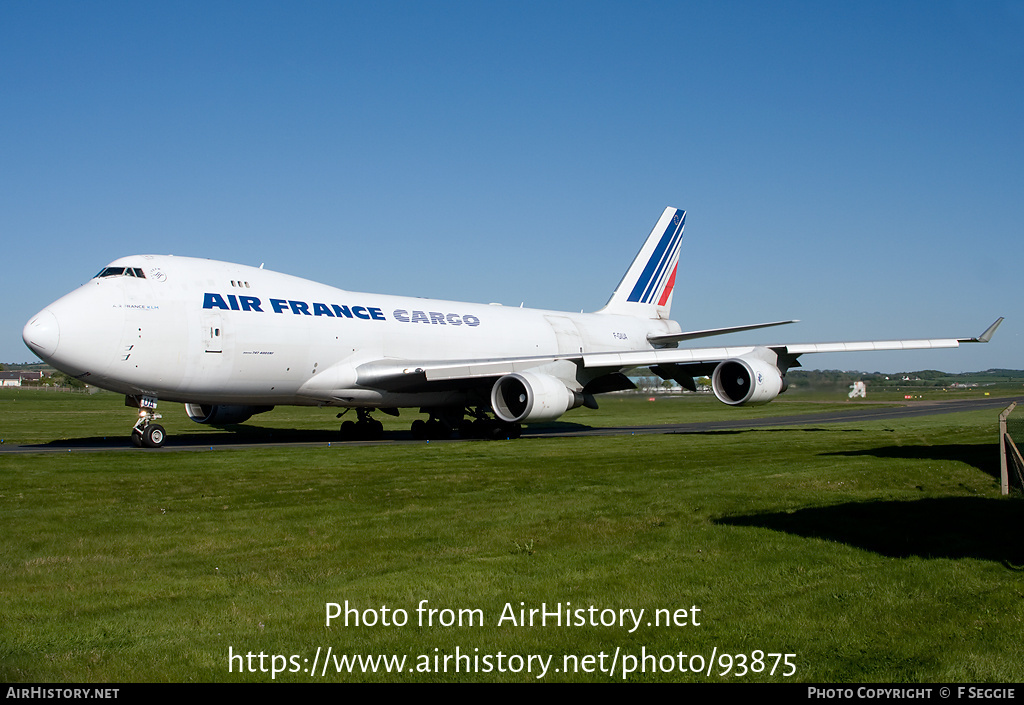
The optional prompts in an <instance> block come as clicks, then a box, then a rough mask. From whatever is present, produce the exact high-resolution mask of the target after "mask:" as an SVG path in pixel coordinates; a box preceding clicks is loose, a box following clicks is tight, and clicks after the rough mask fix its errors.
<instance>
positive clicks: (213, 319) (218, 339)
mask: <svg viewBox="0 0 1024 705" xmlns="http://www.w3.org/2000/svg"><path fill="white" fill-rule="evenodd" d="M203 345H205V346H206V352H208V353H222V352H224V321H223V319H222V318H221V315H220V314H219V313H213V312H205V311H204V312H203Z"/></svg>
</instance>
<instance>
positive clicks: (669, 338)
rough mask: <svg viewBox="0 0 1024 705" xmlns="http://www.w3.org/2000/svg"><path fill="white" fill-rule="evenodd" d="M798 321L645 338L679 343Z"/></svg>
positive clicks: (654, 342) (666, 342)
mask: <svg viewBox="0 0 1024 705" xmlns="http://www.w3.org/2000/svg"><path fill="white" fill-rule="evenodd" d="M799 322H800V321H797V320H793V321H774V322H772V323H752V324H750V325H746V326H732V327H730V328H708V329H707V330H693V331H687V332H686V333H676V334H675V335H649V336H647V340H648V341H649V342H650V343H651V344H652V345H666V344H669V343H681V342H682V341H684V340H694V339H695V338H710V337H711V336H713V335H725V334H726V333H739V332H741V331H745V330H756V329H757V328H771V327H772V326H784V325H786V324H788V323H799Z"/></svg>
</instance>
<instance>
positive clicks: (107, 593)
mask: <svg viewBox="0 0 1024 705" xmlns="http://www.w3.org/2000/svg"><path fill="white" fill-rule="evenodd" d="M115 401H117V402H118V403H120V400H119V399H116V400H115ZM48 403H55V404H57V403H59V404H64V403H65V402H39V401H32V402H31V403H26V402H24V400H23V397H21V396H19V397H18V400H17V401H16V402H14V401H7V400H5V405H4V406H2V407H0V408H2V413H3V416H2V417H0V418H2V419H3V420H2V423H3V426H4V428H3V429H0V430H3V431H4V432H5V433H6V429H8V428H15V429H16V430H15V433H14V435H15V436H17V437H20V438H21V439H22V440H24V439H26V438H29V439H30V437H31V434H33V433H36V431H35V430H29V429H36V428H38V427H46V425H47V424H46V420H43V421H41V420H40V419H39V418H38V416H37V414H40V413H42V414H44V415H45V413H46V412H45V408H46V405H47V404H48ZM93 403H94V404H96V407H95V408H96V409H98V410H99V411H97V412H96V413H90V412H89V409H90V408H91V407H90V404H93ZM17 404H23V406H22V407H18V409H19V411H18V412H13V413H15V415H17V414H21V413H24V414H25V415H26V416H29V417H32V418H18V419H17V421H13V420H12V419H13V417H12V415H11V414H12V407H13V406H16V405H17ZM637 405H640V408H641V409H643V410H646V411H650V410H651V409H660V408H664V407H668V406H669V404H668V403H665V404H662V403H661V402H655V403H653V404H650V405H649V406H643V403H642V402H637ZM75 406H77V407H78V408H79V409H80V410H82V409H84V410H85V411H84V415H85V416H86V420H84V421H83V420H80V419H79V418H78V417H77V416H76V415H75V414H70V415H69V414H67V413H66V412H55V413H58V415H61V416H62V417H63V416H69V418H68V419H67V423H68V426H65V427H64V428H66V429H67V428H70V429H71V430H70V431H69V432H70V433H72V434H75V433H78V434H81V435H84V436H88V437H91V436H97V435H102V434H103V433H105V432H107V428H114V429H117V430H119V431H121V432H123V428H124V424H125V414H127V415H128V419H129V420H130V419H131V414H132V412H131V410H129V409H125V408H123V407H117V406H116V405H115V404H113V403H111V402H110V400H104V399H102V398H100V399H92V400H91V401H89V400H87V401H78V402H77V403H76V405H75ZM635 407H636V405H634V407H633V408H634V409H635ZM819 407H820V405H819ZM29 408H34V410H32V411H28V412H21V411H20V409H29ZM765 408H771V407H765ZM41 409H42V410H41ZM730 411H735V410H730ZM299 412H301V413H299V416H301V415H302V413H305V414H309V413H316V410H305V411H303V410H299ZM272 413H277V412H276V411H275V412H272ZM288 413H289V414H291V413H297V412H292V411H289V412H288ZM319 413H320V414H321V416H314V417H312V420H307V421H305V423H310V424H311V425H312V424H313V423H315V421H321V422H322V421H323V416H322V414H324V412H322V411H321V412H319ZM609 413H610V412H609ZM623 413H625V412H623ZM630 413H635V411H630ZM658 413H660V412H658ZM677 413H679V412H677ZM786 413H792V412H791V411H787V412H786ZM168 415H169V414H168ZM625 415H626V416H627V417H628V416H629V414H625ZM282 418H284V417H282ZM616 418H617V417H616ZM649 420H650V419H649V414H648V415H645V416H641V417H636V416H634V417H633V423H646V422H648V421H649ZM695 420H696V419H695ZM332 421H333V419H332ZM184 423H185V424H190V422H188V421H187V419H186V420H185V421H184ZM407 423H408V420H404V421H403V423H402V427H405V425H406V424H407ZM615 423H618V421H616V422H615ZM76 424H81V425H80V426H77V425H76ZM129 425H130V423H129ZM167 425H168V427H169V429H170V424H167ZM268 425H269V424H268ZM611 425H615V424H611ZM312 427H314V428H315V427H316V426H312ZM17 429H22V430H17ZM190 431H191V429H190ZM53 437H54V436H53V435H51V436H50V438H53ZM71 437H76V436H74V435H72V436H71ZM997 473H998V456H997V449H996V445H995V414H994V413H989V412H973V413H965V414H953V415H947V416H934V417H923V418H915V419H907V420H904V421H900V422H898V423H897V422H873V423H861V424H839V425H829V426H828V427H813V426H812V427H795V428H787V429H772V430H751V431H736V432H718V433H705V434H676V435H649V436H640V435H638V436H617V437H608V438H554V439H543V438H542V439H521V440H519V441H511V442H505V441H501V442H471V443H431V444H400V445H394V446H370V447H345V446H343V445H340V444H333V445H332V446H330V447H327V446H326V445H324V446H318V447H312V448H311V447H285V448H275V449H238V450H216V451H213V452H210V451H205V452H157V453H153V452H149V453H147V452H142V451H129V452H109V453H106V452H103V453H68V454H67V455H3V456H0V531H2V536H3V539H2V541H0V570H2V571H3V575H4V579H3V581H2V582H0V601H2V604H3V608H2V609H0V679H3V680H7V681H89V682H101V681H111V682H125V681H260V680H270V679H271V674H270V673H269V672H266V673H263V672H256V673H248V672H246V673H239V672H238V665H237V662H236V664H235V666H234V667H233V668H232V669H231V670H230V672H229V660H228V653H229V648H230V649H232V650H233V652H234V653H235V654H238V653H243V654H244V653H249V652H251V653H254V654H257V655H258V654H259V653H261V652H262V653H264V654H267V655H268V656H269V655H271V654H282V655H286V656H289V657H290V656H292V655H297V656H298V657H299V658H300V659H305V658H308V659H309V662H308V663H307V662H302V661H301V660H300V661H299V662H298V663H299V664H300V665H301V666H302V667H303V668H308V666H309V665H310V664H311V662H312V660H313V658H314V654H315V651H316V649H317V647H323V649H324V650H326V648H327V647H332V648H333V650H334V652H335V654H337V653H339V652H348V653H382V654H399V655H401V654H405V655H407V656H408V657H409V659H410V660H409V662H408V663H407V665H406V668H407V671H406V672H404V673H402V674H400V675H396V674H381V673H378V674H347V673H345V674H337V673H333V672H331V671H328V674H327V676H326V677H320V676H319V675H318V676H317V677H315V678H312V677H311V676H310V674H308V673H306V672H305V671H303V670H299V671H298V672H296V673H288V672H285V673H281V674H278V675H277V677H276V680H284V681H296V680H298V681H310V680H338V681H348V680H377V681H395V680H403V681H421V680H426V681H456V680H464V681H467V680H468V681H473V680H480V681H532V680H535V679H536V678H535V677H536V675H537V673H536V671H535V672H533V673H527V672H522V673H509V672H505V673H498V672H489V673H470V674H467V673H465V672H462V673H458V674H455V673H450V672H449V673H442V674H438V673H434V672H417V671H413V672H409V671H408V669H410V668H413V669H415V667H416V665H417V664H418V663H421V662H420V661H418V660H416V657H418V656H420V655H425V656H427V657H428V658H430V659H432V658H433V656H435V655H445V654H448V655H451V654H454V653H455V650H456V648H458V649H460V650H461V653H469V654H473V655H483V654H490V655H494V654H497V653H498V652H499V651H500V652H502V653H504V654H505V655H506V656H507V655H511V654H521V655H527V654H539V655H544V656H551V655H553V656H554V659H553V662H552V666H551V668H552V669H554V668H558V667H560V666H561V665H562V656H563V655H564V654H573V655H580V656H583V655H587V654H593V655H595V656H596V655H598V654H599V653H602V652H604V653H605V654H607V660H608V661H610V658H611V654H612V653H613V652H614V651H615V649H616V648H619V649H620V651H621V652H622V653H631V654H635V655H639V654H641V653H642V652H643V650H644V649H646V653H648V654H656V655H658V656H661V655H666V654H672V655H675V654H679V653H684V654H687V655H693V654H701V655H704V656H710V655H711V653H712V651H713V650H714V649H717V653H718V654H722V653H730V654H739V653H746V654H750V653H751V652H753V651H755V650H761V651H765V652H783V653H794V654H796V665H797V672H796V675H795V676H793V677H792V678H790V679H789V680H799V681H811V682H852V681H873V682H920V681H927V682H935V681H1001V682H1011V681H1012V682H1021V681H1022V680H1024V665H1022V663H1021V659H1020V647H1019V643H1020V635H1021V633H1022V627H1024V624H1022V620H1024V573H1022V571H1021V568H1022V567H1024V550H1022V544H1021V536H1022V531H1021V529H1022V528H1024V522H1022V513H1021V510H1022V505H1021V503H1020V500H1019V499H1018V498H1014V497H1011V498H1001V497H999V496H998V489H997V480H996V477H995V475H996V474H997ZM346 600H347V601H348V602H349V603H350V605H353V606H356V607H357V608H358V609H360V610H366V609H375V610H378V611H379V610H380V608H381V607H382V606H384V605H386V606H388V607H389V608H390V609H392V610H393V609H399V608H401V609H404V610H407V611H408V613H409V615H410V623H409V624H408V625H406V626H403V627H397V626H391V627H383V626H374V627H367V626H359V627H355V626H349V627H345V626H343V624H342V623H341V621H340V620H335V621H334V623H333V625H332V626H330V627H326V626H325V603H328V602H338V603H344V602H345V601H346ZM421 600H428V601H429V606H432V607H435V608H438V609H440V608H449V609H454V610H457V609H475V610H479V611H480V613H482V614H483V615H484V616H485V619H486V623H485V624H484V625H473V626H463V627H441V626H437V625H435V626H432V627H420V626H418V625H417V624H416V618H417V615H416V612H415V609H416V606H417V605H418V604H419V602H420V601H421ZM520 602H524V603H526V605H525V606H526V607H527V608H531V607H532V608H538V607H540V606H541V603H547V605H548V606H549V607H550V606H551V605H553V604H557V603H561V604H562V605H564V604H565V603H571V604H572V606H573V607H589V606H590V605H594V606H597V607H598V608H601V609H604V608H614V609H616V610H618V609H621V608H633V609H640V608H643V609H645V610H647V614H648V615H649V614H650V612H651V610H654V609H659V608H662V609H672V610H675V609H677V608H690V607H691V606H693V605H696V606H698V607H699V608H700V609H701V612H700V617H699V619H700V622H701V624H700V626H686V627H666V626H647V624H646V621H647V620H646V619H645V623H644V624H643V625H642V626H641V627H640V628H639V629H637V630H636V631H634V632H633V633H629V631H628V629H625V628H619V627H607V626H581V627H575V626H574V627H557V626H553V625H551V624H549V625H548V626H545V627H539V626H535V627H525V628H524V627H513V626H510V625H507V624H506V625H504V626H497V625H496V622H497V620H498V617H499V616H500V615H501V613H502V611H503V609H504V607H505V605H506V604H511V605H512V606H513V607H519V603H520ZM475 649H479V651H474V650H475ZM429 664H430V665H431V666H432V665H433V662H432V661H429ZM256 665H257V667H258V665H259V663H258V661H257V663H256ZM264 665H265V666H266V667H267V668H268V669H269V666H270V662H269V661H264ZM288 665H289V666H290V665H291V663H290V662H289V664H288ZM620 668H621V666H620ZM723 670H724V668H723V667H722V665H721V664H716V667H715V668H713V669H712V674H711V676H710V677H709V676H707V675H706V674H705V675H699V674H693V673H680V672H679V671H678V669H674V670H673V671H672V672H668V673H664V672H659V673H651V672H647V673H636V674H633V675H632V676H631V677H630V680H636V681H645V682H646V681H659V680H663V681H708V680H711V681H729V680H740V681H783V680H786V679H785V678H783V677H782V676H781V675H780V673H779V672H777V673H776V674H775V675H770V674H768V673H748V674H747V675H746V676H744V677H743V678H735V677H734V676H732V675H731V674H730V675H726V676H720V675H719V673H721V672H722V671H723ZM781 670H782V669H781V668H780V669H779V671H781ZM734 672H735V671H734ZM544 680H546V681H621V680H622V673H621V672H618V673H616V674H614V675H609V674H607V673H602V672H593V673H562V672H558V673H555V672H549V673H548V674H547V675H546V676H545V678H544Z"/></svg>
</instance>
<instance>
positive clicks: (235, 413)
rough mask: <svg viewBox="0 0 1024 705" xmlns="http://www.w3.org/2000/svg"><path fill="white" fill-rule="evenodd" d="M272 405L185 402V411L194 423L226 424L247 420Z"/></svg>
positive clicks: (267, 409)
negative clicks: (226, 404)
mask: <svg viewBox="0 0 1024 705" xmlns="http://www.w3.org/2000/svg"><path fill="white" fill-rule="evenodd" d="M273 408H274V407H272V406H225V405H223V404H186V405H185V413H186V414H188V417H189V418H190V419H192V420H193V421H195V422H196V423H208V424H213V425H214V426H226V425H228V424H233V423H242V422H243V421H248V420H249V417H251V416H252V415H253V414H262V413H263V412H264V411H270V410H271V409H273Z"/></svg>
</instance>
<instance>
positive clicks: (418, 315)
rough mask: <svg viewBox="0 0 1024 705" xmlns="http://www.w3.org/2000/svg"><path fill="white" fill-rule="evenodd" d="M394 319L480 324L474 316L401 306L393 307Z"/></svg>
mask: <svg viewBox="0 0 1024 705" xmlns="http://www.w3.org/2000/svg"><path fill="white" fill-rule="evenodd" d="M392 315H393V316H394V317H395V320H396V321H401V322H402V323H431V324H433V325H442V326H469V327H470V328H475V327H476V326H478V325H480V319H479V318H477V317H476V316H473V315H470V314H466V315H459V314H457V313H441V312H440V311H406V310H405V309H403V308H399V309H395V312H394V313H393V314H392Z"/></svg>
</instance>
